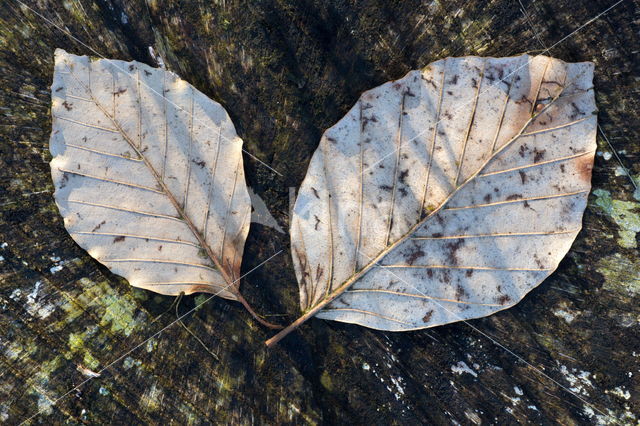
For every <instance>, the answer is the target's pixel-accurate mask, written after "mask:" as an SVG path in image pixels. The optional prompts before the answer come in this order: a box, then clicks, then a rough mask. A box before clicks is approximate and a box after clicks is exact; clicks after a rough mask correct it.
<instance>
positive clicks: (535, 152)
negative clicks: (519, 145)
mask: <svg viewBox="0 0 640 426" xmlns="http://www.w3.org/2000/svg"><path fill="white" fill-rule="evenodd" d="M546 152H547V150H546V149H543V150H542V151H538V149H537V148H534V149H533V162H534V163H537V162H538V161H540V160H542V159H543V158H544V155H545V153H546Z"/></svg>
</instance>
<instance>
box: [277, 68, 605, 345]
mask: <svg viewBox="0 0 640 426" xmlns="http://www.w3.org/2000/svg"><path fill="white" fill-rule="evenodd" d="M592 74H593V65H592V64H591V63H575V64H568V63H564V62H562V61H560V60H557V59H553V58H549V57H545V56H536V57H530V56H528V55H523V56H518V57H511V58H479V57H465V58H447V59H444V60H440V61H437V62H435V63H432V64H431V65H429V66H427V67H426V68H425V69H423V70H420V71H411V72H409V73H408V74H407V75H406V76H405V77H403V78H401V79H400V80H397V81H393V82H388V83H386V84H383V85H382V86H379V87H377V88H375V89H373V90H370V91H368V92H365V93H364V94H363V95H362V96H361V97H360V100H359V101H358V102H357V103H356V105H355V106H354V107H353V108H352V109H351V110H350V111H349V113H348V114H347V115H346V116H345V117H344V118H343V119H341V120H340V121H339V122H338V123H337V124H336V125H334V126H333V127H332V128H330V129H329V130H327V131H326V132H325V134H324V135H323V137H322V140H321V141H320V146H319V148H318V149H317V151H316V152H315V154H314V155H313V158H312V160H311V164H310V166H309V170H308V172H307V176H306V178H305V180H304V182H303V184H302V186H301V188H300V192H299V195H298V199H297V201H296V205H295V207H294V213H293V217H292V224H291V241H292V253H293V259H294V265H295V268H296V275H297V278H298V281H299V284H300V299H301V307H302V310H303V311H304V312H305V314H304V315H303V316H302V317H301V318H300V319H299V320H298V321H296V322H295V323H294V324H292V325H291V326H290V327H288V328H287V329H285V330H283V331H282V332H281V333H280V334H279V335H277V336H275V337H274V338H273V339H271V340H270V341H269V342H268V344H273V343H275V342H277V341H278V340H279V339H280V338H281V337H282V336H284V335H286V334H287V333H288V332H289V331H290V330H291V329H294V328H295V327H297V326H298V325H299V324H301V323H302V322H304V321H305V320H306V319H308V318H310V317H312V316H317V317H318V318H323V319H331V320H336V321H342V322H348V323H355V324H360V325H364V326H367V327H371V328H375V329H381V330H390V331H406V330H415V329H421V328H425V327H433V326H436V325H440V324H446V323H450V322H455V321H460V320H466V319H470V318H478V317H482V316H486V315H490V314H492V313H494V312H497V311H499V310H502V309H505V308H508V307H510V306H513V305H514V304H516V303H517V302H518V301H520V300H521V299H522V298H523V297H524V296H525V294H527V293H528V292H529V291H530V290H531V289H533V288H534V287H536V286H537V285H538V284H540V283H541V282H542V281H543V280H544V279H545V278H546V277H547V276H549V274H551V273H552V272H553V271H554V270H555V269H556V268H557V266H558V263H559V262H560V260H561V259H562V258H563V256H564V255H565V254H566V253H567V251H568V250H569V248H570V247H571V243H572V242H573V240H574V239H575V237H576V235H577V233H578V232H579V230H580V228H581V221H582V213H583V211H584V208H585V206H586V202H587V196H588V193H589V189H590V180H591V168H592V164H593V157H594V151H595V147H596V146H595V133H596V115H595V114H596V107H595V101H594V95H593V90H592Z"/></svg>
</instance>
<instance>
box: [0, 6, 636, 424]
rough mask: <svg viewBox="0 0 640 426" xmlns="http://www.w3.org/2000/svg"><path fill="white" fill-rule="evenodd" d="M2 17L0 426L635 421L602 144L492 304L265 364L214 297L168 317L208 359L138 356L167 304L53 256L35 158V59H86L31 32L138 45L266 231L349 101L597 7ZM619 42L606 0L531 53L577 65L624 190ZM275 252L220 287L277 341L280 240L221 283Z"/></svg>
mask: <svg viewBox="0 0 640 426" xmlns="http://www.w3.org/2000/svg"><path fill="white" fill-rule="evenodd" d="M22 1H23V2H24V5H20V4H19V2H18V1H17V0H2V2H1V3H0V206H1V208H0V210H1V216H0V256H1V257H0V259H1V260H0V423H3V422H6V423H9V424H18V423H20V422H21V421H23V420H26V419H29V418H30V417H31V416H33V415H35V414H36V413H39V414H37V415H36V416H35V417H33V418H31V420H30V421H31V422H34V423H42V424H60V423H70V424H76V423H94V422H99V423H118V424H139V423H161V424H171V423H173V424H206V423H214V422H216V423H218V422H220V423H240V424H250V423H269V424H273V423H277V424H281V423H296V424H300V423H324V424H333V423H338V422H341V423H342V422H344V423H348V424H351V423H366V424H372V423H375V424H389V423H396V424H401V423H402V424H416V423H436V424H449V423H454V422H455V423H459V424H479V423H480V422H482V423H496V424H504V423H517V422H534V423H542V424H552V423H562V424H578V423H607V422H616V421H618V422H620V423H635V422H637V421H638V418H639V417H640V395H639V390H640V383H639V380H640V379H639V378H640V370H639V367H638V365H639V364H640V363H639V362H638V361H639V360H638V357H640V333H639V327H640V304H639V301H640V259H639V257H638V244H639V237H638V235H640V234H639V232H640V203H639V202H638V200H639V199H640V191H637V192H636V194H635V197H634V188H633V186H632V181H631V178H630V177H629V176H627V175H625V172H624V170H623V168H622V166H621V164H620V163H619V162H618V160H617V158H616V156H615V153H614V151H613V150H612V148H611V147H610V146H609V145H608V144H607V143H606V141H605V140H604V138H602V135H599V140H598V143H599V151H598V155H597V157H596V164H595V169H594V176H593V184H594V189H595V191H594V193H593V194H592V195H591V197H590V203H589V207H588V208H587V211H586V214H585V218H584V229H583V231H582V232H581V233H580V235H579V236H578V239H577V240H576V242H575V244H574V246H573V248H572V250H571V252H570V253H569V255H568V256H567V257H566V259H565V260H564V261H563V262H562V264H561V266H560V268H559V269H558V271H557V272H556V273H554V274H553V276H552V277H551V278H549V279H548V280H547V281H546V282H545V283H543V284H542V285H541V286H540V287H539V288H537V289H536V290H534V291H533V292H531V293H530V294H529V295H528V296H527V297H526V298H525V300H524V301H523V302H521V303H520V304H519V305H517V306H516V307H515V308H513V309H509V310H507V311H504V312H501V313H499V314H496V315H494V316H491V317H489V318H484V319H480V320H474V321H471V322H469V324H464V323H459V324H452V325H449V326H444V327H438V328H435V329H430V330H423V331H417V332H409V333H396V334H393V333H383V332H376V331H372V330H369V329H366V328H362V327H357V326H353V325H345V324H340V323H331V322H325V321H321V320H311V321H309V322H308V323H307V324H305V325H304V326H303V327H302V328H301V329H300V330H299V331H298V332H296V333H294V334H292V335H290V336H289V337H287V339H286V340H284V341H283V342H282V343H281V344H280V345H279V346H278V347H276V348H275V349H273V350H267V349H266V347H265V346H264V344H263V341H264V340H265V339H266V338H268V337H270V336H271V335H272V334H273V333H272V332H270V331H268V330H266V329H264V328H263V327H261V326H259V325H257V324H256V323H255V321H253V320H252V319H251V317H250V316H249V315H248V314H247V313H246V312H245V311H244V309H243V308H242V307H241V306H240V305H239V304H236V303H231V302H228V301H224V300H218V299H214V300H212V301H210V302H208V303H206V304H205V305H203V306H202V307H200V308H199V309H198V310H197V311H196V312H195V313H194V314H193V315H191V316H189V317H187V318H186V319H185V321H184V322H185V324H186V326H188V327H189V328H190V329H191V330H192V331H193V333H195V334H196V335H197V336H198V337H199V338H200V339H201V340H202V341H203V342H204V343H205V344H206V345H207V346H208V347H209V348H211V351H212V353H209V352H207V351H206V350H205V349H204V348H203V347H202V346H201V344H200V343H198V341H197V340H196V339H195V338H194V337H192V335H191V334H189V333H188V332H187V331H186V330H185V329H184V328H183V327H181V326H180V325H178V324H174V325H172V326H171V327H169V328H167V329H166V330H165V331H164V332H162V333H161V334H160V335H158V336H156V337H154V338H152V339H151V340H148V341H146V340H147V338H148V337H149V336H151V335H153V333H155V332H157V331H158V330H160V329H162V328H163V327H165V326H167V325H168V324H170V323H171V322H173V321H174V319H175V316H174V314H173V313H167V314H165V315H162V316H160V317H159V318H158V316H159V315H161V314H162V313H163V312H165V311H166V310H167V309H168V308H169V307H170V305H171V303H172V299H171V298H169V297H162V296H157V295H154V294H152V293H150V292H147V291H144V290H137V289H133V288H131V287H129V286H128V284H127V283H126V282H125V281H124V280H122V279H120V278H118V277H116V276H114V275H112V274H110V273H109V271H108V270H107V269H106V268H104V267H103V266H101V265H100V264H98V263H97V262H95V261H93V260H92V259H91V258H90V257H89V256H88V255H87V254H86V253H85V252H84V251H83V250H81V249H80V248H79V247H78V246H77V245H76V244H75V243H74V242H73V241H72V239H71V238H70V237H69V235H68V234H67V233H66V231H65V229H64V227H63V224H62V220H61V218H60V217H59V215H58V212H57V209H56V207H55V204H54V202H53V198H52V191H53V186H52V183H51V179H50V175H49V166H48V164H47V163H48V161H49V159H50V155H49V152H48V150H47V143H48V137H49V131H50V126H51V120H50V111H49V103H50V97H49V85H50V83H51V75H52V68H53V51H54V49H55V48H56V47H62V48H64V49H66V50H68V51H70V52H73V53H76V54H92V55H96V53H95V52H92V51H91V50H90V49H89V48H88V47H86V46H84V45H82V44H81V43H78V42H76V41H74V40H73V39H71V38H70V37H69V36H68V35H65V34H64V33H63V32H62V31H61V30H59V29H56V28H55V27H53V26H52V25H51V24H50V23H47V22H46V21H45V20H44V19H43V17H44V18H46V19H48V20H50V21H51V22H53V23H55V24H56V25H59V26H61V27H62V28H64V29H65V31H68V32H69V33H70V34H72V35H73V36H74V37H76V38H77V39H79V40H81V41H82V42H83V43H86V44H87V45H88V46H91V48H93V49H95V50H96V51H97V52H99V54H100V55H103V56H105V57H108V58H118V59H125V60H130V59H136V60H138V61H143V62H146V63H148V64H151V65H154V66H156V65H157V63H156V58H154V57H152V56H151V55H150V53H149V46H153V49H154V51H155V52H156V54H157V55H159V56H160V57H161V58H162V59H163V61H164V62H165V63H166V66H167V67H168V68H169V69H171V70H173V71H175V72H177V73H178V74H180V75H181V76H182V77H183V78H185V79H186V80H188V81H189V82H191V83H192V84H194V85H195V86H196V87H197V88H198V89H200V90H201V91H203V92H204V93H206V94H208V95H209V96H210V97H211V98H213V99H215V100H217V101H219V102H220V103H222V105H223V106H224V107H225V108H226V109H227V111H228V112H229V114H230V115H231V117H232V119H233V121H234V123H235V124H236V127H237V129H238V133H239V134H240V136H241V137H242V138H243V139H244V141H245V148H246V149H247V151H249V152H250V153H252V154H253V155H255V156H257V157H259V158H260V159H262V160H263V161H265V162H266V163H268V164H270V165H271V166H272V167H274V168H275V169H277V170H278V171H279V172H280V173H282V176H278V175H277V174H275V173H273V172H271V171H270V170H269V169H267V168H266V167H264V166H262V165H260V164H259V163H258V162H256V161H255V160H253V159H251V158H250V157H248V156H246V157H245V164H246V171H247V175H248V183H249V185H250V186H251V187H252V188H253V189H254V190H255V191H256V193H257V194H258V195H260V197H262V199H263V200H264V201H265V202H266V203H267V206H268V208H269V210H270V211H271V213H272V214H273V215H274V217H275V218H276V219H277V220H278V222H279V223H280V225H281V226H282V227H283V228H285V229H286V228H287V227H288V205H289V188H290V187H297V186H298V185H299V184H300V182H301V180H302V178H303V176H304V174H305V170H306V167H307V163H308V161H309V158H310V155H311V154H312V152H313V151H314V149H315V148H316V146H317V143H318V141H319V138H320V135H321V134H322V131H323V130H324V129H325V128H327V127H329V126H331V125H332V124H333V123H335V122H336V121H337V120H338V119H340V117H341V116H342V115H343V114H344V113H346V111H347V110H348V109H349V108H350V107H351V105H352V104H353V103H354V102H355V101H356V99H357V97H358V96H359V94H360V93H361V92H362V91H364V90H366V89H369V88H372V87H374V86H376V85H378V84H381V83H383V82H385V81H387V80H389V79H394V78H398V77H401V76H402V75H404V74H405V73H406V72H407V71H409V70H411V69H415V68H418V67H422V66H424V65H427V64H428V63H429V62H431V61H434V60H437V59H440V58H442V57H445V56H449V55H451V56H461V55H470V54H476V55H493V56H506V55H514V54H518V53H521V52H523V51H532V52H533V53H535V52H540V50H541V49H542V48H543V46H545V47H549V46H552V45H554V44H555V43H556V42H558V41H560V40H562V39H563V37H565V36H567V35H569V34H571V33H572V32H573V31H574V30H577V29H578V28H579V27H580V26H582V25H583V24H585V23H587V22H588V21H589V20H590V19H591V18H593V17H595V16H597V15H598V14H599V13H600V12H602V11H604V10H605V9H607V8H608V7H609V6H611V5H613V4H614V3H615V1H614V0H607V1H605V0H583V1H574V0H535V1H530V0H521V1H517V0H516V1H512V0H494V1H490V2H487V1H475V0H470V1H462V0H460V1H458V0H453V1H437V0H434V1H431V2H429V1H390V0H367V1H355V0H351V1H347V0H342V1H328V0H317V1H312V0H297V1H296V0H292V1H278V0H259V1H250V2H240V1H232V0H217V1H210V0H192V1H186V0H183V1H179V0H165V1H160V0H146V1H144V0H113V1H107V0H57V1H56V0H22ZM25 5H27V6H29V7H31V8H33V9H34V10H35V11H37V12H38V13H40V14H42V17H41V16H38V15H36V14H35V13H34V12H32V11H30V10H29V9H28V8H27V7H26V6H25ZM525 11H526V12H525ZM639 34H640V2H638V0H623V1H621V2H619V3H618V4H617V5H616V6H615V7H614V8H613V9H611V10H610V11H609V12H608V13H606V14H605V15H604V16H602V17H600V18H599V19H597V20H595V21H593V22H591V23H589V24H588V25H586V26H585V27H584V28H582V29H580V30H579V31H577V32H576V33H574V34H572V35H571V36H570V37H568V38H567V39H565V40H564V41H562V42H560V43H559V44H557V46H555V47H553V48H552V49H551V50H550V52H551V54H552V55H553V56H556V57H559V58H561V59H563V60H567V61H586V60H588V61H593V62H595V64H596V78H595V87H596V96H597V101H598V105H599V108H600V114H599V119H600V124H601V126H602V130H603V133H604V134H605V135H606V136H607V137H608V139H609V141H610V142H611V144H612V145H613V146H614V147H615V149H616V150H617V154H618V155H619V157H620V160H621V161H622V163H623V164H624V165H625V166H626V167H628V168H629V170H630V172H631V174H632V175H633V176H635V178H636V179H640V161H639V159H640V138H639V130H640V119H639V118H638V115H639V113H640V105H639V101H638V100H639V96H638V95H639V93H640V87H639V81H640V80H639V78H640V73H639V71H640V60H639V58H638V55H639V53H640V41H639V38H640V36H639ZM280 249H282V250H283V252H282V254H280V255H279V256H277V257H276V258H274V259H273V260H271V261H270V262H268V263H267V264H265V265H264V266H263V267H262V268H260V269H258V270H257V271H255V272H253V273H251V274H250V275H249V276H248V277H247V278H246V279H245V280H244V281H243V283H242V290H243V292H244V294H245V295H246V297H247V299H249V301H250V302H251V303H252V304H253V305H254V306H255V307H256V308H257V309H258V310H259V311H260V312H263V313H265V314H268V315H270V316H269V319H270V320H272V321H276V322H280V323H283V324H284V323H288V322H290V321H291V320H293V319H294V318H295V317H296V316H297V315H298V314H299V312H298V301H297V297H298V296H297V284H296V280H295V277H294V274H293V269H292V265H291V259H290V254H289V251H288V250H289V243H288V238H287V237H286V235H284V234H281V233H278V232H276V231H274V230H273V229H270V228H267V227H263V226H261V225H255V224H253V225H252V228H251V232H250V235H249V239H248V241H247V246H246V251H245V256H244V264H243V271H245V272H246V271H249V270H250V269H251V268H253V267H255V266H256V265H258V264H259V263H260V262H262V261H263V260H265V259H267V258H268V257H269V256H271V255H272V254H273V253H275V252H277V251H278V250H280ZM203 300H204V297H203V296H196V297H188V298H185V299H184V300H183V301H182V302H181V304H180V309H181V312H186V311H187V310H188V309H190V308H193V307H194V306H195V304H196V303H198V302H202V301H203ZM154 320H155V321H154ZM471 326H472V327H471ZM473 327H476V329H474V328H473ZM495 342H499V344H500V345H503V346H499V345H497V344H496V343H495ZM140 343H142V344H141V345H140ZM138 345H140V346H138ZM506 348H508V349H506ZM128 351H130V352H128ZM514 354H517V355H518V356H519V357H521V359H520V360H519V359H518V358H517V357H516V356H514ZM523 360H526V362H524V361H523ZM114 361H115V362H114ZM105 367H108V368H106V370H104V371H102V374H101V376H100V377H99V378H96V379H94V380H91V381H90V382H88V383H85V384H84V385H83V386H81V387H79V388H77V389H74V390H73V391H71V392H69V393H68V395H66V396H65V397H64V398H61V399H60V400H59V401H58V402H57V403H56V404H55V405H53V404H52V402H53V401H56V400H57V399H58V398H60V397H62V396H63V395H65V394H66V393H67V392H68V391H69V390H71V389H73V388H74V386H76V385H78V384H80V383H82V381H83V380H85V379H86V376H84V375H83V374H82V373H81V372H80V371H79V369H80V370H81V369H82V368H86V369H90V370H92V371H100V370H102V369H105ZM541 371H543V372H544V375H542V374H541V373H540V372H541ZM560 385H561V386H560ZM567 389H569V390H571V391H572V392H573V393H574V394H578V395H579V398H578V397H576V396H575V395H573V394H572V393H570V392H568V391H567Z"/></svg>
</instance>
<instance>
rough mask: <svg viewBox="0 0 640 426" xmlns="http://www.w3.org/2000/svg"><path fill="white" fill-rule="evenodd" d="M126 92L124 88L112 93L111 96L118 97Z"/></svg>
mask: <svg viewBox="0 0 640 426" xmlns="http://www.w3.org/2000/svg"><path fill="white" fill-rule="evenodd" d="M126 91H127V88H126V87H125V88H122V89H118V90H116V91H115V92H113V94H114V95H116V96H120V95H122V94H123V93H125V92H126Z"/></svg>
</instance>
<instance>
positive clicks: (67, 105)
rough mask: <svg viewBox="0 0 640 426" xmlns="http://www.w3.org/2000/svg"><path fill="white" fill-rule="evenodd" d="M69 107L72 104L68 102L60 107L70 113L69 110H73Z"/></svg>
mask: <svg viewBox="0 0 640 426" xmlns="http://www.w3.org/2000/svg"><path fill="white" fill-rule="evenodd" d="M71 105H73V104H70V103H69V102H67V101H64V102H63V103H62V106H63V107H64V108H65V109H66V110H67V111H71V110H72V109H73V108H72V107H71Z"/></svg>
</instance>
